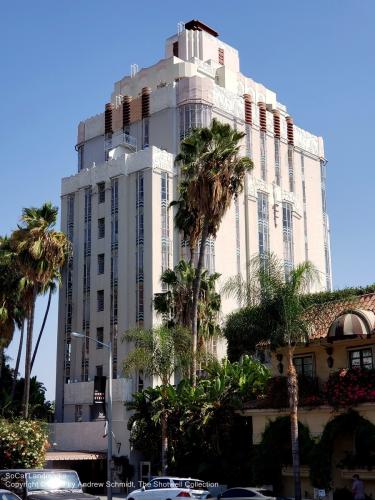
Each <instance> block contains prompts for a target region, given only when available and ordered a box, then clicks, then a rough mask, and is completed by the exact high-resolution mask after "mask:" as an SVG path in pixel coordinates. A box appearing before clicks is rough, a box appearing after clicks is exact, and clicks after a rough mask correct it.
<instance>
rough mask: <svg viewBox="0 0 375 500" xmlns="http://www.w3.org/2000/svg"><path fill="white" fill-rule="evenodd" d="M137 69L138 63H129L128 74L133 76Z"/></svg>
mask: <svg viewBox="0 0 375 500" xmlns="http://www.w3.org/2000/svg"><path fill="white" fill-rule="evenodd" d="M138 71H139V67H138V64H131V65H130V76H131V77H132V78H133V76H135V75H136V74H137V73H138Z"/></svg>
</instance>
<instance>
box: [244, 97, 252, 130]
mask: <svg viewBox="0 0 375 500" xmlns="http://www.w3.org/2000/svg"><path fill="white" fill-rule="evenodd" d="M243 99H244V102H245V123H246V124H247V125H252V124H253V103H252V102H251V96H250V95H249V94H244V96H243Z"/></svg>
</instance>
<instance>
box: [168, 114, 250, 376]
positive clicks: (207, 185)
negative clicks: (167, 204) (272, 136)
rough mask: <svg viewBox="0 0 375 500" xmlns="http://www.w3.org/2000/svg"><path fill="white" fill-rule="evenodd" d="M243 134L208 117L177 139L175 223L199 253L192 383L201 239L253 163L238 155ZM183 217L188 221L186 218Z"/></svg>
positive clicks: (216, 222)
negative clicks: (205, 125) (179, 177)
mask: <svg viewBox="0 0 375 500" xmlns="http://www.w3.org/2000/svg"><path fill="white" fill-rule="evenodd" d="M244 136H245V134H244V133H243V132H238V131H236V130H234V129H232V128H231V127H230V125H228V124H222V123H220V122H219V121H217V120H215V119H214V120H213V121H212V124H211V127H210V128H201V129H196V130H193V132H192V134H191V135H190V136H189V137H186V138H185V139H184V140H183V141H182V142H181V152H180V154H179V155H178V156H177V158H176V161H177V162H179V163H180V165H181V173H182V180H181V182H180V186H179V200H178V201H177V213H176V216H175V222H176V225H177V227H178V228H179V229H182V230H183V231H184V233H185V235H188V237H189V243H190V248H191V250H192V253H193V252H195V249H196V248H197V247H198V243H199V257H198V263H197V266H196V272H195V277H194V284H193V297H192V318H191V328H192V336H193V353H194V357H193V384H195V383H196V360H195V357H196V356H195V353H196V351H197V343H198V301H199V292H200V286H201V275H202V270H203V263H204V256H205V247H206V241H207V239H208V237H209V236H213V237H215V236H216V233H217V231H218V229H219V227H220V224H221V221H222V219H223V217H224V215H225V213H226V211H227V210H228V208H229V206H230V204H231V202H232V200H233V198H235V197H236V196H237V195H238V194H239V193H240V192H241V191H242V189H243V184H244V179H245V175H246V172H248V171H250V170H251V169H252V168H253V163H252V161H251V160H250V158H247V157H241V156H240V147H241V140H242V139H243V137H244ZM187 216H189V224H190V225H189V226H188V227H187V225H186V222H183V221H186V219H187Z"/></svg>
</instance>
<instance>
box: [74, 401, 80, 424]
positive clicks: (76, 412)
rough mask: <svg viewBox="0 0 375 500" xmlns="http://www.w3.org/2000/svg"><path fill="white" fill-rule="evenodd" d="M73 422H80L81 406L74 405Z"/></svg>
mask: <svg viewBox="0 0 375 500" xmlns="http://www.w3.org/2000/svg"><path fill="white" fill-rule="evenodd" d="M74 420H75V422H82V405H75V409H74Z"/></svg>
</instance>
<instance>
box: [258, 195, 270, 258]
mask: <svg viewBox="0 0 375 500" xmlns="http://www.w3.org/2000/svg"><path fill="white" fill-rule="evenodd" d="M258 237H259V255H260V257H261V259H265V258H266V256H267V254H268V253H269V215H268V195H267V194H266V193H263V192H262V191H258Z"/></svg>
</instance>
